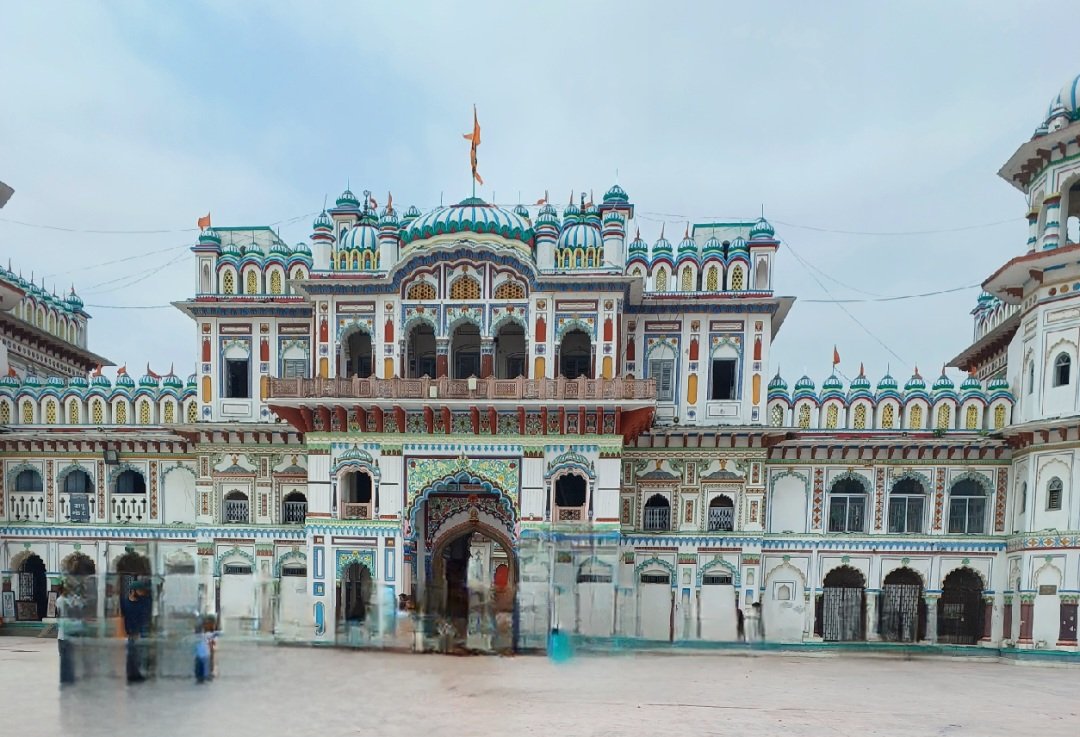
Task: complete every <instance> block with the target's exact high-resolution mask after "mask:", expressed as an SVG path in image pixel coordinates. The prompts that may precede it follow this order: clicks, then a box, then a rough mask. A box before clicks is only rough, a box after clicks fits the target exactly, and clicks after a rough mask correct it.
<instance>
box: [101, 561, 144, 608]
mask: <svg viewBox="0 0 1080 737" xmlns="http://www.w3.org/2000/svg"><path fill="white" fill-rule="evenodd" d="M151 573H152V571H151V566H150V559H149V558H147V557H146V556H145V555H140V554H139V553H137V552H135V551H134V550H128V552H126V553H124V554H123V555H121V556H120V557H119V558H117V559H116V565H115V572H114V573H113V575H112V576H110V577H109V578H110V581H109V584H108V586H107V587H106V595H107V596H108V613H109V614H112V615H116V614H119V613H120V600H121V599H127V598H129V597H130V596H131V594H132V591H134V590H135V589H137V588H138V589H139V590H140V592H142V595H143V596H145V595H146V593H147V592H149V591H150V588H149V587H150V575H151ZM136 584H138V586H137V585H136Z"/></svg>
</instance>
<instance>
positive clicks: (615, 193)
mask: <svg viewBox="0 0 1080 737" xmlns="http://www.w3.org/2000/svg"><path fill="white" fill-rule="evenodd" d="M629 201H630V196H629V195H628V194H626V190H625V189H623V188H622V187H620V186H619V185H617V184H613V185H612V186H611V189H609V190H608V191H607V192H605V193H604V202H605V203H613V204H614V203H622V202H629Z"/></svg>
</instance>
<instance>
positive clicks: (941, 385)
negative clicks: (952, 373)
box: [931, 368, 956, 394]
mask: <svg viewBox="0 0 1080 737" xmlns="http://www.w3.org/2000/svg"><path fill="white" fill-rule="evenodd" d="M931 391H932V392H933V393H934V394H943V393H948V394H953V393H955V391H956V384H954V383H953V380H952V379H950V378H949V377H948V375H947V374H946V373H945V369H944V368H942V370H941V376H939V377H937V379H935V380H934V385H933V386H932V387H931Z"/></svg>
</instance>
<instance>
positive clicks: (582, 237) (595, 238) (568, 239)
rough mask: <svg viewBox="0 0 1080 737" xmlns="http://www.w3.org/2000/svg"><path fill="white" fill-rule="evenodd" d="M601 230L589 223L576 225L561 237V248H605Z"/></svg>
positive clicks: (565, 231)
mask: <svg viewBox="0 0 1080 737" xmlns="http://www.w3.org/2000/svg"><path fill="white" fill-rule="evenodd" d="M603 247H604V240H603V238H601V237H600V229H599V228H597V227H596V226H595V225H589V224H587V223H574V224H573V225H571V226H570V227H568V228H567V229H566V230H564V231H563V232H562V235H560V236H559V248H582V249H589V248H603Z"/></svg>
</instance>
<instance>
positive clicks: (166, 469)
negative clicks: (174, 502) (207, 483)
mask: <svg viewBox="0 0 1080 737" xmlns="http://www.w3.org/2000/svg"><path fill="white" fill-rule="evenodd" d="M173 471H187V472H188V473H190V474H191V477H192V478H198V477H199V475H198V474H197V473H196V472H195V469H194V468H191V467H189V466H185V465H184V464H183V463H180V462H179V461H177V462H176V464H174V465H172V466H163V467H162V469H161V482H162V483H164V482H165V477H166V476H168V475H169V474H170V473H172V472H173Z"/></svg>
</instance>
